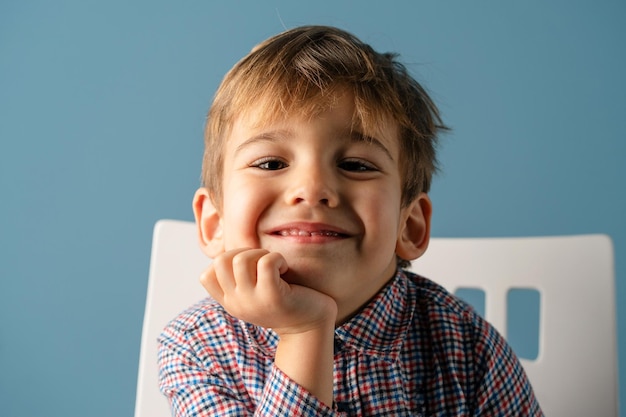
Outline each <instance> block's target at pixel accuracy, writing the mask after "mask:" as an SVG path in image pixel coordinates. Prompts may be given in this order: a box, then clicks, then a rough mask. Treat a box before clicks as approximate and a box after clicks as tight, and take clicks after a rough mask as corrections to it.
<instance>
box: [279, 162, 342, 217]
mask: <svg viewBox="0 0 626 417" xmlns="http://www.w3.org/2000/svg"><path fill="white" fill-rule="evenodd" d="M287 181H288V182H289V184H288V191H287V193H286V198H287V203H288V204H308V205H310V206H317V205H322V206H327V207H330V208H332V207H337V205H338V204H339V190H338V185H339V184H338V179H337V178H336V176H335V174H334V170H333V169H332V168H329V167H323V166H320V164H318V163H315V164H307V165H304V166H301V167H299V168H298V169H294V170H293V173H292V175H291V176H290V178H289V179H288V180H287Z"/></svg>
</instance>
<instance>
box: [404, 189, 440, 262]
mask: <svg viewBox="0 0 626 417" xmlns="http://www.w3.org/2000/svg"><path fill="white" fill-rule="evenodd" d="M432 212H433V207H432V203H431V202H430V198H429V197H428V195H427V194H426V193H420V195H418V196H417V197H416V198H415V200H413V201H412V202H411V204H409V206H407V207H405V208H403V209H402V213H401V215H402V218H401V220H402V222H401V224H400V229H399V231H398V240H397V242H396V254H397V255H398V256H399V257H400V258H402V259H406V260H408V261H412V260H414V259H417V258H419V257H420V256H422V255H423V254H424V252H426V249H427V248H428V242H429V241H430V217H431V215H432Z"/></svg>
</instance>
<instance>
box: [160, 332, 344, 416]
mask: <svg viewBox="0 0 626 417" xmlns="http://www.w3.org/2000/svg"><path fill="white" fill-rule="evenodd" d="M199 346H202V348H201V349H202V351H201V352H198V350H197V349H199V348H198V347H199ZM207 351H212V352H211V354H210V357H214V358H215V360H210V361H207V359H206V358H207ZM229 354H230V353H229V352H228V351H227V349H226V348H225V347H224V346H223V345H221V344H219V343H212V342H211V341H207V340H203V341H202V340H195V339H194V335H193V334H190V333H189V332H186V331H184V329H181V328H178V327H177V326H176V325H171V324H170V325H169V326H168V327H167V328H166V329H165V330H164V331H163V333H162V334H161V336H160V337H159V354H158V361H159V386H160V389H161V392H163V394H164V395H165V396H166V397H167V398H168V400H169V402H170V405H171V408H172V415H174V416H176V417H191V416H194V417H204V416H206V417H208V416H237V417H240V416H259V417H260V416H264V417H265V416H267V417H270V416H271V417H280V416H301V417H309V416H310V417H317V416H338V415H341V414H338V413H335V412H334V411H333V409H332V408H330V407H328V406H326V405H325V404H324V403H322V402H321V401H320V400H319V399H317V398H316V397H315V396H313V395H312V394H311V393H309V392H308V391H307V390H305V389H304V388H303V387H301V386H300V385H298V384H297V383H295V382H294V381H292V380H291V379H290V378H289V377H288V376H287V375H285V374H284V373H283V372H282V371H281V370H280V369H278V368H276V367H275V366H274V365H272V366H271V369H270V371H269V374H268V377H267V378H266V379H265V381H264V382H263V383H262V386H255V384H254V382H251V381H252V380H253V379H251V378H248V377H246V376H245V375H242V373H250V372H254V370H253V369H247V370H245V371H242V370H241V368H240V369H237V368H236V367H231V366H225V364H224V363H220V357H224V356H225V355H226V356H227V355H229ZM259 372H261V370H259Z"/></svg>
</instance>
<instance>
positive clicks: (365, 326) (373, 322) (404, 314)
mask: <svg viewBox="0 0 626 417" xmlns="http://www.w3.org/2000/svg"><path fill="white" fill-rule="evenodd" d="M411 305H414V303H410V302H409V291H408V284H407V277H406V275H405V273H404V272H403V271H398V272H397V273H396V275H395V276H394V277H393V278H392V279H391V281H389V282H388V283H387V285H386V286H385V287H383V288H382V289H381V290H380V291H379V293H378V294H377V295H376V296H374V298H373V299H372V300H371V301H370V302H369V303H368V304H367V305H366V306H365V307H364V308H363V310H361V312H360V313H359V314H357V315H356V316H354V317H353V318H352V319H350V320H349V321H348V322H346V323H344V324H343V325H341V326H340V327H338V328H337V329H336V330H335V339H336V343H335V344H336V348H338V349H339V350H341V349H343V348H353V349H356V350H359V351H364V352H365V351H367V352H369V353H379V354H387V353H397V352H399V351H400V349H401V348H402V343H403V341H404V339H405V337H404V336H405V334H406V332H407V329H408V327H409V323H410V322H411V320H412V318H413V309H412V308H409V307H410V306H411Z"/></svg>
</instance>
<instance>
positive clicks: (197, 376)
mask: <svg viewBox="0 0 626 417" xmlns="http://www.w3.org/2000/svg"><path fill="white" fill-rule="evenodd" d="M277 343H278V338H277V336H276V334H275V333H274V332H272V331H271V330H269V329H264V328H260V327H256V326H253V325H251V324H249V323H246V322H243V321H240V320H238V319H236V318H234V317H232V316H230V315H229V314H228V313H226V312H225V311H224V310H223V308H222V307H221V306H220V305H219V304H217V303H216V302H215V301H212V300H208V299H207V300H205V301H203V302H201V303H199V304H197V305H195V306H193V307H192V308H190V309H189V310H187V311H186V312H184V313H182V314H181V315H180V316H178V317H177V318H176V319H175V320H173V321H172V322H171V323H170V324H169V325H168V326H167V327H166V328H165V330H164V331H163V333H162V334H161V336H160V337H159V368H160V370H159V373H160V387H161V391H162V392H163V393H164V394H165V395H166V396H167V397H168V398H169V400H170V403H171V405H172V410H173V412H174V414H175V415H176V416H246V415H250V416H252V415H255V416H272V417H276V416H312V417H313V416H315V417H317V416H429V417H430V416H502V417H504V416H506V417H512V416H543V413H542V412H541V409H540V408H539V405H538V403H537V401H536V399H535V396H534V394H533V391H532V388H531V386H530V384H529V382H528V380H527V378H526V375H525V373H524V371H523V370H522V367H521V365H520V364H519V361H518V359H517V358H516V357H515V355H514V353H513V352H512V350H511V348H510V347H509V346H508V344H507V343H506V342H505V341H504V339H503V338H502V337H501V336H500V335H499V334H498V333H497V332H496V331H495V330H494V329H493V328H492V327H491V326H490V325H489V324H488V323H486V322H485V321H484V320H483V319H482V318H481V317H480V316H478V315H477V314H476V313H475V312H474V311H473V310H472V309H471V307H469V306H468V305H466V304H465V303H463V302H462V301H460V300H459V299H458V298H456V297H455V296H453V295H451V294H450V293H448V292H447V291H446V290H444V289H443V288H442V287H441V286H439V285H437V284H435V283H433V282H432V281H429V280H427V279H425V278H423V277H420V276H417V275H414V274H411V273H409V272H406V271H400V272H399V273H397V274H396V276H395V277H394V278H393V279H392V280H391V281H390V282H389V284H388V285H386V286H385V287H384V288H383V289H382V290H381V292H380V293H379V294H378V295H377V296H376V297H375V298H374V299H373V300H372V301H371V302H370V303H369V304H368V305H367V306H366V307H365V308H364V309H363V310H362V311H361V312H360V313H359V314H358V315H357V316H355V317H354V318H353V319H351V320H350V321H349V322H347V323H345V324H344V325H342V326H341V327H339V328H337V329H336V331H335V358H334V361H335V365H334V404H332V406H327V405H325V404H324V403H322V402H321V401H320V400H318V399H317V398H316V397H314V396H313V395H312V394H311V393H309V392H308V391H306V390H305V389H304V388H303V387H301V386H299V385H298V384H296V383H295V382H294V381H292V380H290V378H289V377H288V376H286V375H285V374H284V373H283V372H281V370H280V369H278V368H277V367H275V366H274V360H273V358H274V353H275V351H276V345H277Z"/></svg>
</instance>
